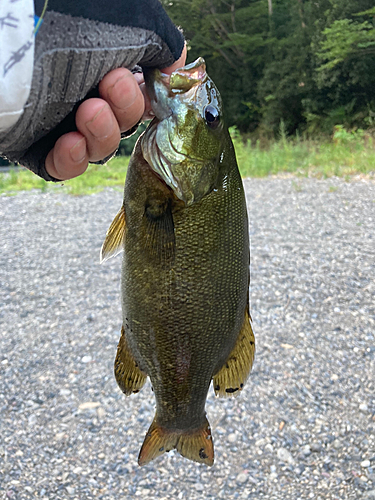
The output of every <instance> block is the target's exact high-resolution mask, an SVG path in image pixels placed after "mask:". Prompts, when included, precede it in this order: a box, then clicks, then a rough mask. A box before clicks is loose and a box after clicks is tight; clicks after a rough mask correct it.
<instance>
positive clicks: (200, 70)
mask: <svg viewBox="0 0 375 500" xmlns="http://www.w3.org/2000/svg"><path fill="white" fill-rule="evenodd" d="M144 77H145V83H146V88H147V91H148V94H149V96H150V100H151V107H152V110H153V112H154V114H155V118H154V120H153V121H152V122H151V124H150V125H149V127H148V129H147V130H146V132H145V134H144V136H143V137H142V142H141V147H142V153H143V157H144V158H145V160H146V161H147V163H148V164H149V165H150V166H151V167H152V169H153V170H154V171H155V173H157V174H158V175H159V176H160V177H161V178H162V179H163V181H164V182H165V183H166V184H167V185H168V186H169V187H170V188H171V189H172V190H173V191H174V193H175V195H176V196H177V198H179V199H180V200H182V201H184V202H185V203H186V204H187V205H190V204H191V203H193V202H194V198H195V196H194V192H193V191H194V189H193V187H192V186H191V185H190V182H189V179H188V176H187V175H186V176H183V177H184V179H181V178H179V177H177V176H176V175H175V171H176V168H175V167H176V166H177V165H179V164H181V163H182V162H188V161H193V162H194V163H195V164H197V163H202V162H201V161H200V160H199V159H196V158H190V156H188V155H187V154H186V153H184V152H182V151H181V149H183V145H182V143H180V142H179V141H178V140H177V142H176V139H177V138H178V133H177V116H178V115H180V116H181V114H183V113H184V112H186V104H185V103H186V102H187V101H194V99H195V94H196V92H197V90H198V88H199V87H200V86H201V85H202V84H204V83H205V82H206V80H207V79H208V76H207V73H206V63H205V61H204V59H203V58H202V57H199V58H198V59H197V60H196V61H194V62H193V63H191V64H188V65H186V66H184V67H182V68H179V69H177V70H175V71H174V72H173V73H172V74H171V75H167V74H165V73H162V72H161V71H160V70H158V69H144ZM183 94H186V96H185V95H183ZM176 134H177V135H176Z"/></svg>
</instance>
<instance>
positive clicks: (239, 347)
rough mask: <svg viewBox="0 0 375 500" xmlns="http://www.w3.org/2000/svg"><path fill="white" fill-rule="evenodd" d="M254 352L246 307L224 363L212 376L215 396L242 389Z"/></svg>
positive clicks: (237, 391)
mask: <svg viewBox="0 0 375 500" xmlns="http://www.w3.org/2000/svg"><path fill="white" fill-rule="evenodd" d="M254 354H255V338H254V333H253V330H252V328H251V318H250V314H249V311H248V309H246V313H245V318H244V322H243V324H242V328H241V330H240V333H239V335H238V337H237V341H236V344H235V346H234V347H233V349H232V352H231V353H230V354H229V356H228V359H227V361H226V363H224V365H223V366H222V367H221V369H220V370H219V371H218V372H217V373H216V374H215V375H214V377H213V386H214V391H215V395H216V396H219V397H228V396H235V395H237V394H238V393H239V392H240V391H241V390H242V389H243V386H244V385H245V382H246V380H247V378H248V376H249V375H250V371H251V368H252V366H253V361H254Z"/></svg>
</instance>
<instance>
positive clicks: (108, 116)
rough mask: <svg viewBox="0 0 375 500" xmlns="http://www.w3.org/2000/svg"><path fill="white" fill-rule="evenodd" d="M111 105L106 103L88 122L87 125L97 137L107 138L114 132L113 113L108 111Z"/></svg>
mask: <svg viewBox="0 0 375 500" xmlns="http://www.w3.org/2000/svg"><path fill="white" fill-rule="evenodd" d="M109 109H110V108H109V106H108V104H106V105H105V106H103V107H102V108H101V109H99V111H98V112H97V113H96V115H95V116H94V118H92V119H91V120H89V121H88V122H86V127H87V128H88V129H89V131H90V132H91V133H92V135H93V136H94V137H96V138H97V139H105V138H106V137H108V136H109V135H111V134H112V131H113V118H112V113H111V112H110V113H108V112H107V111H109Z"/></svg>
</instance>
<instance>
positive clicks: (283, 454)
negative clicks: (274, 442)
mask: <svg viewBox="0 0 375 500" xmlns="http://www.w3.org/2000/svg"><path fill="white" fill-rule="evenodd" d="M277 458H278V459H279V460H281V461H282V462H288V463H289V464H293V463H294V458H293V457H292V454H291V453H290V451H288V450H287V449H286V448H279V449H278V450H277Z"/></svg>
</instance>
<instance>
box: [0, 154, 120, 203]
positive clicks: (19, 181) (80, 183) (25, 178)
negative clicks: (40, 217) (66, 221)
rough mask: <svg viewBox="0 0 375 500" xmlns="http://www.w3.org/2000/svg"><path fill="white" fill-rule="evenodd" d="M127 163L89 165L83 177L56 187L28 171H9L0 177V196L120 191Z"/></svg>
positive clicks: (115, 160) (114, 160)
mask: <svg viewBox="0 0 375 500" xmlns="http://www.w3.org/2000/svg"><path fill="white" fill-rule="evenodd" d="M128 163H129V157H126V156H118V157H116V158H113V160H111V161H110V162H109V163H108V164H107V165H89V167H88V169H87V171H86V172H85V173H84V174H83V175H80V176H79V177H76V178H74V179H70V180H69V181H64V182H62V183H57V184H55V183H52V182H46V181H45V180H43V179H40V178H39V177H37V176H36V175H35V174H33V173H32V172H30V171H29V170H27V169H21V170H11V171H10V172H8V173H0V193H7V194H15V193H16V192H17V191H25V190H29V189H39V190H40V191H42V192H47V191H54V192H60V193H61V192H63V193H69V194H72V195H84V194H93V193H97V192H98V191H101V190H102V189H104V188H105V187H118V189H120V190H122V189H123V186H124V184H125V176H126V170H127V167H128Z"/></svg>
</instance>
